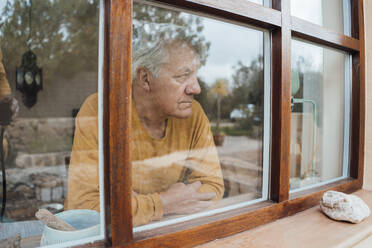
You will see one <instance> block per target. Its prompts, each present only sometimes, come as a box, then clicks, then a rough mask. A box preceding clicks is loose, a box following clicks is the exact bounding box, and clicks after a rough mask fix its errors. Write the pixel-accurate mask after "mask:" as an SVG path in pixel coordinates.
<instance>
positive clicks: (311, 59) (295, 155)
mask: <svg viewBox="0 0 372 248" xmlns="http://www.w3.org/2000/svg"><path fill="white" fill-rule="evenodd" d="M350 74H351V63H350V55H349V54H348V53H344V52H342V51H337V50H334V49H329V48H324V47H321V46H317V45H314V44H309V43H305V42H303V41H299V40H292V97H291V102H292V106H291V109H292V114H291V181H290V188H291V189H292V190H295V189H298V188H304V187H307V186H308V185H313V184H319V183H322V182H324V181H326V182H327V181H328V182H329V180H337V179H340V178H346V177H347V176H348V166H349V159H348V155H349V130H350V129H349V128H350V125H349V124H350V104H351V95H350V93H351V87H350V86H351V75H350Z"/></svg>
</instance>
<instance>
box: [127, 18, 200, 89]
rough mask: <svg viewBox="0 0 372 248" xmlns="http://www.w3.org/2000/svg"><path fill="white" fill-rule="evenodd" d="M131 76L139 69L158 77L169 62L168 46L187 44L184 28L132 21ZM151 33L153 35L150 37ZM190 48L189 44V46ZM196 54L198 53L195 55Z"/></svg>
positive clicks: (134, 75) (187, 39)
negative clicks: (146, 70)
mask: <svg viewBox="0 0 372 248" xmlns="http://www.w3.org/2000/svg"><path fill="white" fill-rule="evenodd" d="M133 26H134V27H133V31H134V32H133V56H132V75H133V82H134V80H135V79H136V71H137V69H138V68H140V67H144V68H146V69H148V70H149V71H150V72H151V73H152V74H153V75H154V76H155V77H158V76H159V73H160V70H161V67H162V65H164V64H165V63H167V62H168V61H169V51H168V48H169V45H170V44H172V43H175V42H184V43H187V44H189V43H190V39H189V38H188V37H186V36H185V35H182V34H185V27H182V26H178V25H175V24H168V23H167V24H159V23H147V22H136V21H135V20H133ZM151 31H152V32H155V34H153V35H151ZM189 45H190V47H192V46H191V44H189ZM197 54H198V53H197Z"/></svg>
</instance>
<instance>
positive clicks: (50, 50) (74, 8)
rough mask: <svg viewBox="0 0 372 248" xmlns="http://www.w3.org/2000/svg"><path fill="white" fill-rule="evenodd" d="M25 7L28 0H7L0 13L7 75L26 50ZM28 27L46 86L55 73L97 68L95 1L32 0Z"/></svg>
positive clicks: (69, 72)
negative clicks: (30, 23)
mask: <svg viewBox="0 0 372 248" xmlns="http://www.w3.org/2000/svg"><path fill="white" fill-rule="evenodd" d="M28 6H29V1H28V0H14V1H8V2H7V4H6V6H5V8H4V9H3V12H2V13H1V15H2V18H1V21H0V43H1V48H2V50H3V53H4V64H5V67H6V69H7V71H8V74H9V75H13V73H11V72H12V71H13V70H14V69H15V68H16V66H18V65H19V64H20V60H21V56H22V54H23V53H24V52H25V51H26V50H27V49H28V48H27V44H26V41H27V38H28V35H29V28H28V25H29V17H28V8H29V7H28ZM31 29H32V34H31V37H32V42H31V49H32V50H33V51H34V53H35V54H36V55H37V57H38V64H39V65H40V66H42V67H43V68H44V71H43V73H44V75H43V77H44V83H45V84H46V85H47V84H49V83H52V81H53V80H55V78H56V77H57V76H62V77H64V78H66V77H73V76H74V75H75V74H76V73H79V72H81V71H93V72H96V71H97V66H98V65H97V61H98V59H97V57H98V53H97V52H98V51H97V47H98V0H90V1H87V0H54V1H45V0H33V1H32V27H31ZM9 72H10V73H9Z"/></svg>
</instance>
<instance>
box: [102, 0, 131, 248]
mask: <svg viewBox="0 0 372 248" xmlns="http://www.w3.org/2000/svg"><path fill="white" fill-rule="evenodd" d="M132 6H133V3H132V1H131V0H126V1H116V0H111V1H110V21H109V29H110V30H109V32H108V48H107V49H108V50H109V53H108V54H109V58H108V77H109V79H108V81H109V85H108V87H109V92H108V94H109V127H108V128H109V131H108V132H109V153H108V154H107V153H106V154H107V155H108V157H109V174H110V176H109V180H110V187H109V189H107V190H109V191H110V200H109V204H110V213H109V214H110V222H111V224H110V226H111V233H112V246H114V247H115V246H119V245H124V244H128V243H131V242H132V241H133V231H132V230H133V225H132V204H131V203H132V200H131V195H132V175H131V166H130V156H129V155H130V148H129V144H130V142H129V135H130V123H131V88H132V87H131V86H132V84H131V82H132V78H131V77H132V75H131V59H129V58H131V57H132Z"/></svg>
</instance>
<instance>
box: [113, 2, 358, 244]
mask: <svg viewBox="0 0 372 248" xmlns="http://www.w3.org/2000/svg"><path fill="white" fill-rule="evenodd" d="M332 3H334V4H336V5H335V6H337V7H338V8H340V10H341V14H340V15H331V16H328V17H329V20H323V18H322V23H315V24H318V25H314V21H312V20H307V19H306V18H305V17H303V16H298V15H297V16H298V17H296V13H295V12H292V16H291V10H290V9H291V4H295V3H293V2H292V1H285V0H283V1H272V3H271V5H272V9H271V8H268V7H259V8H258V7H257V5H255V4H252V3H249V1H239V3H237V2H227V1H218V2H217V1H202V2H199V1H197V2H182V3H179V2H177V3H174V4H172V3H171V2H170V1H146V2H144V1H138V2H137V1H135V2H134V5H133V9H134V12H133V24H134V27H133V33H134V37H135V35H136V32H137V31H136V26H135V25H136V24H140V23H141V22H140V21H139V20H138V16H137V12H136V11H137V8H138V5H141V4H145V5H146V4H148V5H151V6H155V7H157V8H159V9H160V8H161V9H164V12H163V16H166V15H167V14H166V13H169V14H168V15H169V16H172V15H173V14H172V13H180V14H179V15H176V14H174V15H176V16H178V17H179V16H189V15H190V14H191V16H193V17H195V18H200V19H201V20H203V21H200V22H199V23H202V25H204V24H206V23H208V22H210V21H211V19H214V18H216V19H218V20H219V21H213V22H214V23H220V21H221V22H222V23H221V24H219V25H221V26H220V27H219V28H218V30H219V31H221V33H222V32H223V34H226V38H225V39H224V40H226V41H228V40H229V38H230V37H229V33H228V32H226V31H224V29H223V28H222V27H223V26H227V25H230V27H231V29H234V28H236V27H238V26H243V29H242V30H241V31H240V32H241V33H242V34H243V33H244V31H243V30H248V28H251V27H253V28H254V29H258V30H260V29H263V30H267V31H268V32H269V34H270V36H271V52H270V53H269V52H267V51H270V50H266V49H264V57H265V56H266V55H267V54H269V56H270V60H271V63H272V66H271V68H272V71H271V73H270V74H271V87H270V88H271V90H270V88H268V89H267V90H268V92H270V94H269V96H270V97H269V99H270V101H269V104H270V103H271V111H269V112H267V113H270V120H271V121H270V125H269V127H270V130H271V131H270V135H269V139H268V141H269V144H270V149H269V151H270V153H269V154H266V155H265V153H264V154H263V161H264V160H265V158H267V159H269V182H268V184H267V185H268V187H269V194H268V201H263V202H259V203H255V204H252V205H247V206H244V207H241V208H237V209H231V210H230V211H225V212H221V213H214V214H213V215H209V216H204V217H202V216H199V217H198V218H197V219H193V220H190V219H188V220H185V219H183V221H185V222H182V223H178V222H177V221H174V220H176V219H177V218H173V219H171V220H172V221H173V222H168V223H167V224H166V225H163V226H157V227H156V226H151V228H149V229H147V230H141V229H139V228H141V227H146V226H149V225H152V224H145V225H140V226H135V227H134V229H132V226H131V225H130V224H126V225H120V224H119V223H122V222H126V223H132V220H133V216H132V215H131V211H132V209H128V208H123V207H122V208H120V209H121V210H120V211H126V212H125V214H120V215H115V217H117V216H120V217H121V219H120V220H117V219H115V218H112V220H113V221H115V223H116V225H120V226H121V229H112V231H113V233H112V237H113V242H114V243H115V242H116V243H117V244H119V243H121V244H126V243H132V242H134V246H138V247H140V246H146V245H147V246H171V247H172V246H177V245H182V244H185V245H189V246H191V245H196V244H200V243H202V242H206V241H208V240H212V239H214V238H218V237H223V236H226V235H230V234H233V233H236V232H239V231H243V230H246V229H248V228H251V227H254V226H257V225H261V224H264V223H267V222H269V221H272V220H275V219H277V218H280V217H284V216H287V215H289V214H293V213H296V212H298V211H301V210H303V209H305V208H308V207H311V206H313V205H314V204H317V202H318V201H319V198H320V196H321V195H322V193H323V192H324V191H325V190H328V189H335V190H341V191H353V190H355V189H357V188H360V187H361V180H362V179H361V175H362V170H363V168H362V164H363V163H362V161H363V158H362V157H360V155H361V153H362V150H360V149H363V145H362V143H363V142H362V143H361V141H362V140H363V135H362V132H360V129H361V128H363V118H364V117H363V116H364V114H363V110H362V109H361V108H360V106H362V105H363V101H364V100H363V99H364V98H363V97H362V96H363V94H364V92H363V91H364V90H363V89H364V86H363V85H364V81H363V73H364V72H363V69H362V70H361V71H359V69H358V68H362V67H363V63H364V62H363V56H362V55H361V54H363V52H364V50H363V45H362V43H361V42H363V30H362V23H361V22H360V21H359V20H362V19H359V18H362V17H360V16H359V14H358V13H361V8H362V6H361V5H360V4H361V3H356V2H354V1H350V2H349V1H347V2H346V1H345V2H342V1H339V2H337V3H336V1H334V2H332ZM348 5H349V6H348ZM125 6H126V7H128V5H125ZM265 6H268V5H265ZM300 7H301V5H300ZM328 7H330V6H328ZM128 8H129V9H130V7H128ZM309 8H311V11H314V12H316V11H317V10H315V7H309ZM114 9H115V7H114ZM129 9H128V11H130V10H129ZM159 9H157V10H159ZM167 11H168V12H167ZM174 11H175V12H174ZM292 11H295V10H292ZM324 11H325V7H322V10H320V12H321V13H322V14H321V16H324V13H325V12H324ZM147 13H148V15H147V16H146V18H150V17H151V15H150V14H149V13H151V14H154V13H155V10H153V11H149V12H147ZM349 16H350V18H349ZM130 20H131V19H130V18H129V17H128V19H127V22H128V23H126V25H127V26H126V27H129V26H128V25H130V23H131V22H130ZM348 20H349V21H350V23H349V24H348ZM147 21H148V19H147ZM328 21H329V22H330V23H334V24H335V25H333V26H332V25H328V24H327V23H328ZM224 22H225V24H223V23H224ZM190 23H191V21H190ZM227 23H229V24H227ZM247 24H248V26H247ZM121 25H124V24H121ZM119 26H120V25H118V26H117V28H119ZM350 27H351V30H350ZM348 28H349V30H350V36H346V35H344V33H345V34H347V35H349V33H348V31H345V30H347V29H348ZM329 29H331V30H332V31H329ZM113 30H115V29H113ZM149 30H154V29H151V28H150V29H149ZM157 30H158V29H157ZM207 31H208V28H207V27H206V26H205V27H204V28H203V29H202V31H200V33H202V32H207ZM264 33H265V32H264ZM158 34H159V33H158ZM123 35H124V36H120V37H126V39H125V43H121V44H125V47H126V49H127V50H126V51H128V49H130V48H131V40H130V36H129V35H130V34H128V33H123ZM206 41H208V39H206ZM218 41H220V40H217V41H216V40H211V46H213V45H215V44H216V45H217V44H218ZM112 42H116V39H114V40H113V41H112ZM134 42H135V41H134ZM251 42H252V41H251V40H249V41H248V40H247V46H249V45H248V44H250V43H251ZM263 43H265V37H263ZM134 45H135V44H134ZM263 46H265V45H264V44H263ZM269 47H270V46H269ZM209 51H210V54H209V56H210V57H208V58H207V60H206V63H205V65H204V67H201V68H200V72H199V74H198V75H199V76H200V78H201V77H202V73H203V70H205V71H207V70H210V69H209V68H211V67H210V66H211V65H213V63H215V61H214V60H213V59H212V58H213V57H212V56H213V55H212V49H211V50H209ZM229 51H231V50H230V49H229V47H228V46H226V47H224V49H223V52H224V53H225V54H224V57H225V61H226V62H228V61H229V55H230V53H229ZM244 51H245V50H244V48H242V52H241V54H244ZM258 51H259V49H258ZM266 52H267V53H266ZM134 56H135V55H134ZM301 56H302V58H301ZM312 57H314V59H313V58H312ZM315 57H316V61H313V60H315ZM208 59H209V61H208ZM312 59H313V60H312ZM295 61H297V63H296V62H295ZM125 63H126V62H125V61H123V62H122V64H120V65H124V64H125ZM313 63H314V65H312V64H313ZM309 65H311V66H310V68H309V67H307V66H309ZM359 65H360V67H359ZM116 66H118V67H116ZM116 66H115V68H117V69H118V70H119V68H121V67H119V64H118V65H116ZM297 67H298V68H297ZM225 68H226V67H225ZM267 68H269V67H266V64H265V63H264V73H266V72H267ZM128 69H129V67H128ZM301 70H302V71H301ZM221 71H222V70H219V71H218V73H223V72H221ZM316 72H318V74H317V73H316ZM110 73H111V74H112V75H113V76H115V87H119V83H120V82H116V80H118V78H117V77H116V75H117V74H115V73H114V72H112V71H111V70H110ZM319 73H320V74H321V75H319ZM315 74H317V75H315ZM132 76H137V75H134V74H133V75H132ZM311 77H314V79H311ZM129 79H130V80H128V78H126V79H125V80H127V81H130V82H131V81H132V80H131V78H129ZM112 80H113V79H111V82H112V83H114V81H112ZM125 80H122V81H121V82H122V83H124V82H125ZM263 81H265V80H263ZM294 81H297V82H299V84H300V90H298V92H294V93H295V94H293V100H292V102H293V103H294V102H296V101H298V100H297V99H302V101H304V100H307V99H312V98H314V99H315V101H314V103H317V104H316V110H317V111H316V112H317V113H316V115H313V109H312V106H313V104H312V103H311V102H309V103H308V102H306V104H305V103H302V104H301V103H294V106H293V108H292V104H291V103H292V102H291V97H292V92H291V87H294ZM336 81H337V83H336ZM125 85H126V87H125V90H128V87H129V86H128V85H127V84H125ZM207 85H208V84H207ZM301 87H302V88H301ZM119 88H120V87H119ZM265 90H266V88H265ZM127 92H128V93H127V94H129V92H130V91H127ZM204 92H207V94H208V90H205V91H204ZM258 92H259V91H256V93H258ZM268 92H267V91H264V94H266V93H268ZM123 96H125V94H123ZM123 96H122V97H123ZM117 97H119V96H117ZM297 97H298V98H297ZM115 100H116V101H117V102H118V103H119V100H118V98H116V97H115ZM134 101H135V99H134ZM334 101H335V102H338V104H334V106H333V107H335V108H337V109H335V110H333V109H331V108H330V107H331V106H330V103H329V102H334ZM265 104H266V102H265ZM113 106H116V105H112V107H113ZM120 106H122V109H121V110H120V109H119V110H118V111H126V112H125V113H127V116H129V113H130V110H129V109H128V108H125V107H124V106H123V105H120ZM264 106H266V105H264ZM223 107H226V104H225V105H223ZM247 107H248V108H249V106H247ZM203 108H205V109H208V105H203ZM216 109H217V108H215V110H216ZM215 110H214V111H215ZM205 112H206V113H208V110H205ZM264 113H265V111H264ZM330 113H332V114H335V115H331V114H330ZM111 114H112V113H110V115H111ZM350 115H351V116H350ZM294 116H298V118H297V117H294ZM314 116H317V117H319V118H317V120H316V121H315V122H314V119H313V118H314ZM208 117H209V116H208ZM113 118H115V117H113ZM127 118H128V117H127ZM296 118H297V119H301V120H297V121H296ZM305 119H306V120H305ZM125 120H128V119H125V118H123V123H122V125H124V123H125ZM209 120H210V122H211V123H212V125H211V126H212V130H213V122H214V120H213V116H212V117H210V119H209ZM339 120H341V123H340V121H339ZM293 122H295V123H296V125H297V127H298V128H299V127H301V129H302V128H307V127H304V125H308V126H309V127H314V129H315V127H316V131H312V130H313V128H310V130H309V132H307V133H306V134H307V135H306V134H305V135H303V136H304V137H306V138H303V137H302V136H301V134H300V132H299V131H298V128H296V126H295V124H292V123H293ZM335 123H337V125H335ZM329 125H333V126H334V129H333V130H332V131H333V132H334V134H330V133H329V131H327V130H326V129H327V128H329ZM119 126H120V125H119V124H115V131H114V130H110V132H112V133H115V132H116V131H118V130H119ZM289 127H291V128H289ZM264 130H265V128H264ZM131 131H132V132H133V130H131ZM129 132H130V131H128V133H129ZM296 132H297V133H296ZM316 132H317V133H316ZM264 133H265V131H264ZM292 133H293V134H292ZM315 133H316V134H317V135H316V139H317V143H319V142H321V143H319V144H320V145H319V148H318V150H322V151H321V152H319V154H323V153H325V152H328V153H330V154H329V155H330V156H329V157H327V158H325V157H326V156H323V155H319V156H318V155H316V156H317V158H316V159H317V160H314V161H316V165H315V166H314V168H317V169H318V171H319V175H320V179H317V180H318V181H312V182H310V184H308V185H305V184H306V182H305V181H306V180H303V179H301V176H303V174H301V173H300V174H299V177H300V179H299V180H297V182H299V183H297V184H296V178H295V177H296V176H295V175H296V174H293V176H292V174H291V173H292V170H294V171H295V170H296V167H295V166H292V157H291V154H292V150H291V149H292V146H293V147H296V144H295V145H292V144H293V143H291V142H292V140H296V137H297V138H298V139H297V140H299V142H300V145H301V146H302V147H305V146H307V148H305V150H306V151H305V153H306V155H305V154H304V155H303V156H304V157H305V156H307V160H305V159H303V162H302V164H305V165H306V166H307V165H309V164H310V170H309V171H311V173H313V174H314V175H315V174H316V173H318V172H317V171H316V170H315V169H314V170H311V166H312V164H313V163H309V161H311V157H312V154H313V153H314V146H313V145H314V141H313V139H312V137H314V136H313V135H312V134H315ZM123 134H124V133H123ZM125 135H128V134H127V133H125ZM330 135H332V139H333V140H330V139H331V138H330V137H329V136H330ZM309 137H310V138H309ZM113 140H115V142H117V144H123V143H121V142H119V141H118V140H116V139H113ZM115 142H114V143H115ZM332 142H333V143H332ZM335 143H337V146H334V144H335ZM115 144H116V143H115ZM125 144H126V145H128V146H130V144H129V143H125ZM315 148H316V147H315ZM217 149H218V148H217ZM315 150H316V149H315ZM331 150H332V151H331ZM111 156H112V155H111ZM265 156H266V157H265ZM120 158H121V161H128V160H126V159H128V155H125V154H123V153H121V155H120ZM331 160H332V161H331ZM128 162H129V161H128ZM325 163H331V164H332V165H331V166H326V165H325ZM327 165H328V164H327ZM111 166H114V167H115V168H116V166H117V165H116V164H111ZM301 166H302V168H303V167H306V166H304V165H301ZM129 168H130V167H129V166H128V168H126V169H122V168H116V169H118V170H119V171H122V172H123V176H122V177H120V180H117V181H115V182H116V183H119V182H120V181H121V180H123V179H124V178H125V180H123V181H126V182H132V181H134V180H136V175H135V174H132V175H128V174H125V173H124V172H125V171H126V172H128V170H129ZM326 169H330V171H326ZM305 171H306V169H305ZM302 173H304V172H302ZM308 173H310V172H308ZM126 175H127V176H126ZM224 179H225V178H224ZM318 182H320V184H319V183H318ZM121 185H122V186H120V187H123V188H127V189H126V190H127V191H126V192H127V193H131V190H132V189H131V188H130V186H131V183H127V184H126V183H125V182H122V184H121ZM120 187H119V186H116V187H114V189H113V191H112V192H115V190H118V189H119V188H120ZM111 197H112V196H111ZM223 200H224V199H222V200H221V201H223ZM245 202H248V201H245ZM130 203H131V201H130V199H129V197H128V198H125V199H122V201H121V202H120V204H119V202H117V203H116V204H115V206H124V205H125V206H127V207H128V206H130ZM160 222H162V221H160ZM156 223H159V222H156ZM226 230H228V231H226ZM115 240H116V241H115Z"/></svg>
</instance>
